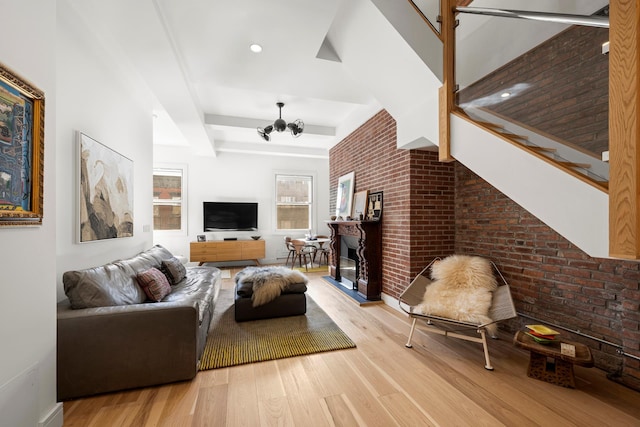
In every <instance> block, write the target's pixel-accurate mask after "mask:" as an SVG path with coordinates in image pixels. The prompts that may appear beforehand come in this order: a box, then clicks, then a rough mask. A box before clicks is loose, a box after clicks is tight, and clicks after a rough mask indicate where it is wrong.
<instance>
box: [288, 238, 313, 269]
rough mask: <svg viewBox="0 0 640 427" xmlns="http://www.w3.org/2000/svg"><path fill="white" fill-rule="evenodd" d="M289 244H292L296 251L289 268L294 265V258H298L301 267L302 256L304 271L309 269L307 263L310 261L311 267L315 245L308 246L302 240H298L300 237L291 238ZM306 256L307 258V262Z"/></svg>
mask: <svg viewBox="0 0 640 427" xmlns="http://www.w3.org/2000/svg"><path fill="white" fill-rule="evenodd" d="M291 244H292V245H293V247H294V248H295V251H296V252H295V254H294V256H293V262H292V263H291V268H293V267H294V266H295V264H296V258H297V259H298V263H299V265H300V267H301V268H302V259H303V258H304V268H305V270H306V271H309V267H308V263H310V264H311V268H313V259H314V258H315V256H316V251H317V249H316V247H315V246H309V245H307V244H306V243H305V241H304V240H300V239H293V240H291ZM307 257H308V258H309V261H308V263H307Z"/></svg>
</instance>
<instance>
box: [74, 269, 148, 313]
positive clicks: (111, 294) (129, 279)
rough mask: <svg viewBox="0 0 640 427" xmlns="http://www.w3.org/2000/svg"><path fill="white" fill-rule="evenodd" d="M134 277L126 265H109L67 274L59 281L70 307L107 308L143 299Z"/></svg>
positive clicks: (144, 298) (134, 302)
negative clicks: (61, 283)
mask: <svg viewBox="0 0 640 427" xmlns="http://www.w3.org/2000/svg"><path fill="white" fill-rule="evenodd" d="M134 277H135V272H134V271H133V270H132V269H131V268H130V267H128V266H127V265H123V264H120V263H110V264H105V265H101V266H99V267H93V268H87V269H85V270H73V271H67V272H65V273H64V274H63V275H62V282H63V285H64V292H65V294H66V295H67V297H68V298H69V302H70V303H71V307H72V308H74V309H78V308H94V307H110V306H116V305H129V304H140V303H142V302H144V301H145V300H146V295H145V293H144V291H143V290H142V289H141V288H140V287H139V286H138V284H137V283H136V281H135V279H134Z"/></svg>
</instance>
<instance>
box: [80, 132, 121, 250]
mask: <svg viewBox="0 0 640 427" xmlns="http://www.w3.org/2000/svg"><path fill="white" fill-rule="evenodd" d="M78 139H79V150H78V151H79V153H80V156H79V157H80V165H79V169H80V177H79V183H80V185H79V187H80V188H79V195H78V197H79V202H80V203H79V205H80V215H79V218H80V221H79V231H78V236H79V239H78V240H79V242H80V243H84V242H91V241H96V240H104V239H114V238H119V237H131V236H133V161H132V160H131V159H128V158H126V157H124V156H123V155H122V154H120V153H118V152H116V151H114V150H112V149H111V148H109V147H107V146H106V145H102V144H101V143H99V142H98V141H96V140H94V139H92V138H90V137H89V136H87V135H85V134H83V133H81V132H78Z"/></svg>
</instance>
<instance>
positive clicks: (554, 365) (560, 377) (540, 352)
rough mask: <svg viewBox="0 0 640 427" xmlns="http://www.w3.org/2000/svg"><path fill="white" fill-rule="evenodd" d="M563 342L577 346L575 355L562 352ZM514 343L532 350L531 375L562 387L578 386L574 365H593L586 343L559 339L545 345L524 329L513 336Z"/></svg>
mask: <svg viewBox="0 0 640 427" xmlns="http://www.w3.org/2000/svg"><path fill="white" fill-rule="evenodd" d="M563 342H564V343H566V344H571V345H573V346H574V347H575V349H576V352H575V356H570V355H566V354H562V352H561V350H560V348H561V345H560V344H561V343H563ZM513 343H514V344H515V345H516V347H521V348H524V349H525V350H529V352H530V355H529V367H528V368H527V375H528V376H529V377H531V378H535V379H538V380H542V381H546V382H549V383H552V384H556V385H559V386H562V387H570V388H575V387H576V382H575V377H574V375H573V365H578V366H584V367H587V368H591V367H592V366H593V357H592V356H591V351H590V350H589V347H587V346H586V345H584V344H580V343H576V342H570V341H562V340H558V342H552V343H549V344H546V345H543V344H540V343H537V342H536V341H535V340H534V339H533V338H532V337H530V336H529V335H527V334H525V333H524V332H523V331H518V332H517V333H516V335H515V337H513Z"/></svg>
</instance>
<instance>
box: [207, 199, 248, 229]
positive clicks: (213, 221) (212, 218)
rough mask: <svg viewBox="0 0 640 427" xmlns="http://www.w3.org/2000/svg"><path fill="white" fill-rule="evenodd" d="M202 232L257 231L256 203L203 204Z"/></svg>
mask: <svg viewBox="0 0 640 427" xmlns="http://www.w3.org/2000/svg"><path fill="white" fill-rule="evenodd" d="M203 210H204V231H224V230H236V231H251V230H257V229H258V203H255V202H203Z"/></svg>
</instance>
